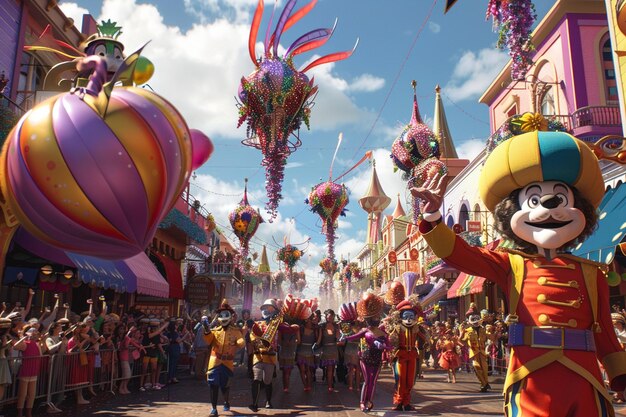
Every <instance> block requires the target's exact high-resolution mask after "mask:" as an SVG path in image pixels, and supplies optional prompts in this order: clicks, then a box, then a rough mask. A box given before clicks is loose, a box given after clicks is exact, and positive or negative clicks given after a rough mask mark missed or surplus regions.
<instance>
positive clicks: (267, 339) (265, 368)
mask: <svg viewBox="0 0 626 417" xmlns="http://www.w3.org/2000/svg"><path fill="white" fill-rule="evenodd" d="M261 317H263V320H261V321H257V322H255V323H254V325H253V326H252V330H251V332H250V341H251V342H252V347H253V349H254V350H253V355H254V356H253V359H252V363H253V364H252V374H253V380H252V404H250V405H249V406H248V408H249V409H250V410H252V411H254V412H257V411H259V396H260V394H261V386H265V408H273V405H272V388H273V386H272V379H273V378H274V374H275V372H276V351H277V346H278V330H279V328H280V327H284V326H287V325H285V324H284V323H282V320H283V315H282V313H281V312H280V307H279V305H278V300H274V299H267V300H265V302H264V303H263V305H262V306H261Z"/></svg>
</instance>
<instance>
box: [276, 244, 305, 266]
mask: <svg viewBox="0 0 626 417" xmlns="http://www.w3.org/2000/svg"><path fill="white" fill-rule="evenodd" d="M303 254H304V251H301V250H300V249H298V248H297V247H296V246H294V245H290V244H287V245H285V246H283V247H282V248H280V249H278V252H276V258H277V259H278V260H279V261H280V262H283V263H284V264H285V269H287V270H288V271H289V270H292V269H293V267H294V266H296V264H297V263H298V261H299V260H300V258H302V255H303Z"/></svg>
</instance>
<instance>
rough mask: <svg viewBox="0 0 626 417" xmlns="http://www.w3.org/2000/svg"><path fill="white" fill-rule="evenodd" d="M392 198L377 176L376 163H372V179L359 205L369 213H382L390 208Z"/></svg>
mask: <svg viewBox="0 0 626 417" xmlns="http://www.w3.org/2000/svg"><path fill="white" fill-rule="evenodd" d="M389 203H391V198H389V197H388V196H387V195H386V194H385V191H383V187H382V186H381V185H380V181H379V180H378V174H376V161H373V162H372V177H371V179H370V185H369V187H368V189H367V192H366V193H365V195H364V196H363V197H361V198H360V199H359V205H360V206H361V208H362V209H363V210H365V211H366V212H367V213H380V212H382V211H383V210H385V209H386V208H387V206H389Z"/></svg>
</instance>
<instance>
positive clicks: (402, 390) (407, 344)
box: [387, 295, 422, 411]
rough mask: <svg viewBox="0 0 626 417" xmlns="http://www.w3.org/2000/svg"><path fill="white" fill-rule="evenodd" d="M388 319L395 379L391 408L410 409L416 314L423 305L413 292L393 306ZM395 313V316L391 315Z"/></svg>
mask: <svg viewBox="0 0 626 417" xmlns="http://www.w3.org/2000/svg"><path fill="white" fill-rule="evenodd" d="M394 310H395V311H394V312H393V313H392V314H391V320H389V321H388V322H387V331H388V332H389V341H390V343H391V345H392V346H393V351H392V352H393V353H392V355H391V356H392V365H393V369H394V376H395V381H396V391H395V393H394V395H393V404H394V410H397V411H400V410H404V411H409V410H412V409H413V407H412V406H411V390H412V389H413V385H414V384H415V373H416V368H417V358H418V356H419V355H418V350H417V342H418V338H419V329H418V326H417V317H418V316H421V315H422V307H421V306H420V304H419V301H418V298H417V296H416V295H412V296H411V297H409V299H408V300H403V301H401V302H400V304H398V305H396V306H395V309H394ZM394 316H396V317H397V318H395V319H394Z"/></svg>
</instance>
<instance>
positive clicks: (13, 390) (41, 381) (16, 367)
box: [0, 355, 51, 407]
mask: <svg viewBox="0 0 626 417" xmlns="http://www.w3.org/2000/svg"><path fill="white" fill-rule="evenodd" d="M3 360H4V359H3ZM6 361H7V363H8V365H9V370H10V372H11V383H10V384H9V385H7V386H6V387H5V390H4V395H3V396H2V397H1V398H0V407H4V406H5V405H7V404H12V403H15V402H17V400H18V398H17V396H18V389H19V384H20V383H27V382H26V380H25V379H24V375H23V371H24V370H26V369H27V368H29V367H31V366H36V365H34V364H35V363H36V362H38V363H39V365H38V366H39V373H38V375H37V376H36V378H37V383H36V390H35V400H38V399H41V398H45V397H46V395H47V391H48V387H49V384H48V375H49V374H50V363H51V361H50V357H49V356H48V355H43V356H30V357H21V356H18V357H10V358H7V359H6Z"/></svg>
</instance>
